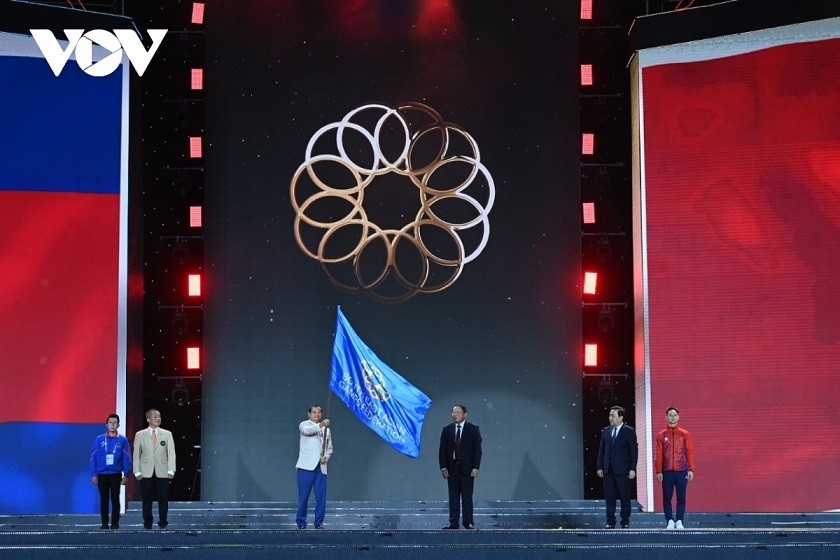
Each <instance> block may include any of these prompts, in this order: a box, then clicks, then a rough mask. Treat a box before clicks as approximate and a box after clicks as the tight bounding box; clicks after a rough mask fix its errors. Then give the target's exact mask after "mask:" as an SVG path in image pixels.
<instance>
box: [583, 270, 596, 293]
mask: <svg viewBox="0 0 840 560" xmlns="http://www.w3.org/2000/svg"><path fill="white" fill-rule="evenodd" d="M597 283H598V273H597V272H585V273H584V274H583V293H584V294H589V295H594V294H595V292H596V285H597Z"/></svg>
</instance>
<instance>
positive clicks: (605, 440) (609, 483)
mask: <svg viewBox="0 0 840 560" xmlns="http://www.w3.org/2000/svg"><path fill="white" fill-rule="evenodd" d="M625 414H626V412H625V410H624V408H623V407H620V406H614V407H612V408H611V409H610V425H609V426H607V427H606V428H604V430H603V431H602V432H601V445H600V446H598V476H600V477H601V478H603V479H604V501H605V502H606V506H607V529H613V528H615V500H616V495H618V497H619V499H621V527H622V528H624V529H626V528H627V527H629V526H630V481H631V480H633V479H634V478H636V462H637V461H638V459H639V445H638V444H637V443H636V431H635V430H634V429H633V428H631V427H630V426H628V425H627V424H625V423H624V415H625Z"/></svg>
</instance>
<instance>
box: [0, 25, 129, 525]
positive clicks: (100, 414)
mask: <svg viewBox="0 0 840 560" xmlns="http://www.w3.org/2000/svg"><path fill="white" fill-rule="evenodd" d="M0 76H2V77H3V78H2V80H3V87H2V88H0V139H2V141H0V355H2V360H0V439H1V440H2V441H3V442H4V447H5V448H6V450H7V452H4V453H3V454H2V456H0V513H9V514H20V513H51V512H93V511H98V494H97V492H96V490H95V488H94V487H93V486H92V485H91V483H90V479H89V475H88V460H89V457H90V449H91V443H92V441H93V438H94V437H95V436H96V435H97V434H98V433H100V432H101V431H103V430H104V425H105V420H106V418H107V416H108V414H110V413H111V412H114V411H120V412H123V409H124V406H125V398H124V391H123V387H124V375H123V372H124V365H123V364H124V344H120V340H123V339H124V336H123V335H122V334H121V333H123V332H124V326H123V325H124V319H123V318H122V317H123V314H122V313H121V311H120V310H121V309H124V305H122V304H121V302H122V301H123V299H124V294H123V291H122V289H121V288H120V286H122V285H123V284H124V282H122V281H121V278H124V276H125V272H124V266H123V265H122V264H121V263H123V262H124V255H125V252H124V250H121V243H120V238H121V236H120V234H121V231H123V229H124V226H125V221H124V219H123V215H124V212H123V207H122V206H123V205H122V202H123V200H124V193H125V180H124V179H123V178H124V173H123V169H124V158H123V153H124V150H125V141H124V140H125V134H124V126H123V123H124V111H125V107H126V105H125V103H126V99H125V96H124V91H125V90H126V88H125V84H124V75H123V72H122V71H117V72H115V73H114V74H112V75H110V76H107V77H100V78H93V77H91V76H88V75H86V74H85V73H83V72H82V70H81V69H80V68H79V67H78V65H76V64H73V63H72V62H71V63H70V64H68V65H67V66H66V67H65V68H64V70H63V71H62V73H61V75H60V76H59V77H56V76H54V75H53V73H52V72H51V71H50V68H49V66H48V65H47V63H46V61H45V60H44V59H43V58H41V57H40V56H39V53H38V51H37V49H36V48H35V46H34V42H33V40H32V38H31V37H29V36H21V35H14V34H9V33H0ZM123 238H124V237H123ZM123 415H124V413H123ZM123 424H124V425H125V420H123Z"/></svg>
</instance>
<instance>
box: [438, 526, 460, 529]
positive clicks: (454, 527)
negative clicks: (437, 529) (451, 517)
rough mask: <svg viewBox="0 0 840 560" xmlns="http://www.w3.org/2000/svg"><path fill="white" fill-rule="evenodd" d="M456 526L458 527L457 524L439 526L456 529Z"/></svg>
mask: <svg viewBox="0 0 840 560" xmlns="http://www.w3.org/2000/svg"><path fill="white" fill-rule="evenodd" d="M457 528H458V526H457V525H445V526H443V527H441V529H457Z"/></svg>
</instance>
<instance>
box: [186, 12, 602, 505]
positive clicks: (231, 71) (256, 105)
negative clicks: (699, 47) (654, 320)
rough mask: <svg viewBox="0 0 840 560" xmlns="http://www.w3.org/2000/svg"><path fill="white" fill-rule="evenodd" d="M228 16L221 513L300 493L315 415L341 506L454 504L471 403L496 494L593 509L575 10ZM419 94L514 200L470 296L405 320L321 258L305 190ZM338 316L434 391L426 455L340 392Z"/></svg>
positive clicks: (220, 42)
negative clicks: (301, 222)
mask: <svg viewBox="0 0 840 560" xmlns="http://www.w3.org/2000/svg"><path fill="white" fill-rule="evenodd" d="M208 4H209V6H208V13H209V14H212V17H208V26H207V68H208V70H207V74H208V84H207V136H208V149H207V158H206V173H207V174H206V182H207V190H206V205H205V206H206V207H205V221H206V245H205V262H206V267H205V271H206V278H207V282H206V286H205V290H206V295H205V301H206V308H205V332H204V336H205V364H206V365H205V369H204V375H205V377H204V403H203V409H204V412H203V421H202V422H203V425H202V450H203V456H202V498H203V499H205V500H238V499H247V500H277V499H292V498H293V497H294V496H295V495H296V489H295V477H294V464H295V461H296V457H297V443H298V435H297V423H298V422H300V421H301V420H303V419H304V418H305V417H306V416H305V412H306V409H307V407H308V406H309V405H310V404H313V403H321V404H322V405H323V406H324V407H325V411H326V412H327V415H328V416H329V417H330V418H331V419H332V420H333V428H334V438H335V454H334V458H333V461H332V462H331V467H332V468H331V470H330V496H331V497H332V498H335V499H386V498H387V499H425V498H439V497H442V496H443V495H444V494H445V490H444V484H443V482H442V481H441V479H440V475H439V473H438V468H437V459H436V455H437V442H438V438H439V434H440V429H441V427H442V426H443V425H444V424H446V423H447V422H449V421H450V419H449V410H450V409H451V406H452V405H453V404H454V403H463V404H465V405H467V406H468V408H469V418H470V420H471V421H473V422H475V423H477V424H479V425H480V426H481V429H482V432H483V434H484V441H485V446H484V449H485V459H484V462H483V468H482V474H481V480H480V482H479V485H478V490H477V497H479V498H484V499H492V498H498V499H506V498H514V499H541V498H544V499H556V498H580V497H582V496H583V483H582V480H583V473H582V466H581V457H582V455H583V450H582V435H581V432H582V429H581V417H582V413H581V410H580V409H581V395H580V392H581V383H580V363H581V362H580V348H581V315H580V286H579V282H580V237H579V236H580V217H579V216H580V210H579V209H580V194H579V186H578V173H579V172H578V163H579V135H578V110H577V80H578V73H577V72H578V66H577V64H578V61H577V40H578V38H577V27H576V26H577V18H578V13H577V8H578V6H577V4H576V3H573V2H553V1H541V2H519V1H514V0H509V1H500V2H493V3H492V5H491V4H489V3H487V2H483V1H478V0H473V1H464V2H451V3H445V2H441V3H433V2H429V3H419V2H405V1H388V2H385V1H381V2H346V1H338V0H334V1H321V2H293V1H279V2H278V1H271V2H269V1H256V2H209V3H208ZM403 101H418V102H423V103H426V104H428V105H430V106H432V107H434V108H435V109H436V110H438V111H439V112H441V113H442V114H443V116H444V117H445V118H447V119H448V120H450V121H452V122H455V123H457V124H459V125H460V126H462V127H464V129H466V130H467V131H469V133H470V134H471V135H472V136H473V137H474V138H475V140H476V142H477V143H478V145H479V147H480V149H481V160H482V162H483V163H484V165H486V166H487V168H488V169H489V171H490V173H491V174H492V176H493V178H494V181H495V185H496V201H495V206H494V207H493V209H492V211H491V213H490V237H489V242H488V244H487V247H486V248H485V249H484V251H483V252H482V254H481V255H480V256H479V257H478V258H477V259H475V260H474V261H473V262H471V263H469V264H468V265H467V266H466V267H465V269H464V271H463V273H462V275H461V277H460V278H459V279H458V281H457V282H456V283H455V284H454V285H453V286H452V287H450V288H449V289H447V290H445V291H443V292H441V293H439V294H432V295H418V296H416V297H414V298H413V299H411V300H409V301H407V302H405V303H401V304H393V305H387V304H382V303H378V302H375V301H372V300H371V299H369V298H366V297H364V296H361V295H349V294H345V293H342V292H341V291H339V290H337V289H336V288H335V287H334V286H333V285H332V284H330V283H329V282H328V281H327V279H326V277H325V276H324V274H323V272H322V271H321V269H320V267H319V266H318V264H317V263H315V262H314V261H312V260H311V259H309V258H308V257H306V256H305V255H304V254H303V253H302V252H301V250H300V249H299V248H298V247H297V245H296V243H295V239H294V235H293V220H294V212H293V209H292V207H291V204H290V201H289V184H290V180H291V177H292V175H293V174H294V172H295V170H296V169H297V167H298V166H299V165H300V164H301V163H302V162H303V159H304V152H305V148H306V144H307V142H308V141H309V139H310V137H311V136H312V135H313V134H314V133H315V131H317V130H318V129H319V128H320V127H322V126H324V125H326V124H329V123H332V122H336V121H338V120H340V119H341V118H342V117H343V116H344V115H345V114H346V113H347V112H349V111H351V110H352V109H355V108H356V107H359V106H361V105H364V104H366V103H382V104H385V105H389V106H395V105H396V104H398V103H400V102H403ZM390 204H391V202H390V201H385V202H384V203H383V208H382V209H380V211H381V212H382V214H380V215H382V216H385V217H389V216H388V214H389V210H388V208H389V207H390ZM337 305H342V307H343V309H344V312H345V314H346V315H347V317H348V319H349V320H350V321H351V323H352V324H353V326H354V327H355V328H356V330H357V331H358V333H359V334H360V336H361V337H362V338H363V339H364V340H365V342H366V343H367V344H368V345H369V346H371V347H372V348H373V349H374V351H376V352H377V353H378V355H379V356H380V358H382V359H383V360H385V361H386V362H387V363H389V364H390V365H391V366H392V367H393V368H394V369H396V370H397V371H399V372H400V373H401V374H402V375H404V376H405V377H406V378H408V379H409V380H410V381H411V382H412V383H414V384H415V385H416V386H418V387H419V388H420V389H422V390H423V391H424V392H425V393H426V394H427V395H429V396H430V397H431V399H432V401H433V405H432V408H431V409H430V410H429V413H428V415H427V417H426V426H425V430H424V432H423V439H422V449H423V451H422V453H421V455H420V457H419V458H418V459H416V460H412V459H409V458H406V457H404V456H402V455H400V454H398V453H397V452H395V451H393V450H392V449H391V448H390V447H388V446H387V445H386V444H384V443H383V442H382V441H381V440H379V438H378V437H377V436H376V435H375V434H373V432H371V431H370V430H368V429H367V428H366V427H364V426H363V425H362V424H361V423H360V422H359V421H358V420H356V419H355V417H353V416H352V415H351V413H350V412H349V411H348V410H347V409H346V407H345V406H344V405H343V404H342V403H341V402H340V401H338V399H336V398H330V397H329V395H328V392H327V380H328V373H329V363H330V351H331V348H332V336H333V330H334V322H335V309H336V306H337ZM593 460H594V459H593Z"/></svg>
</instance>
